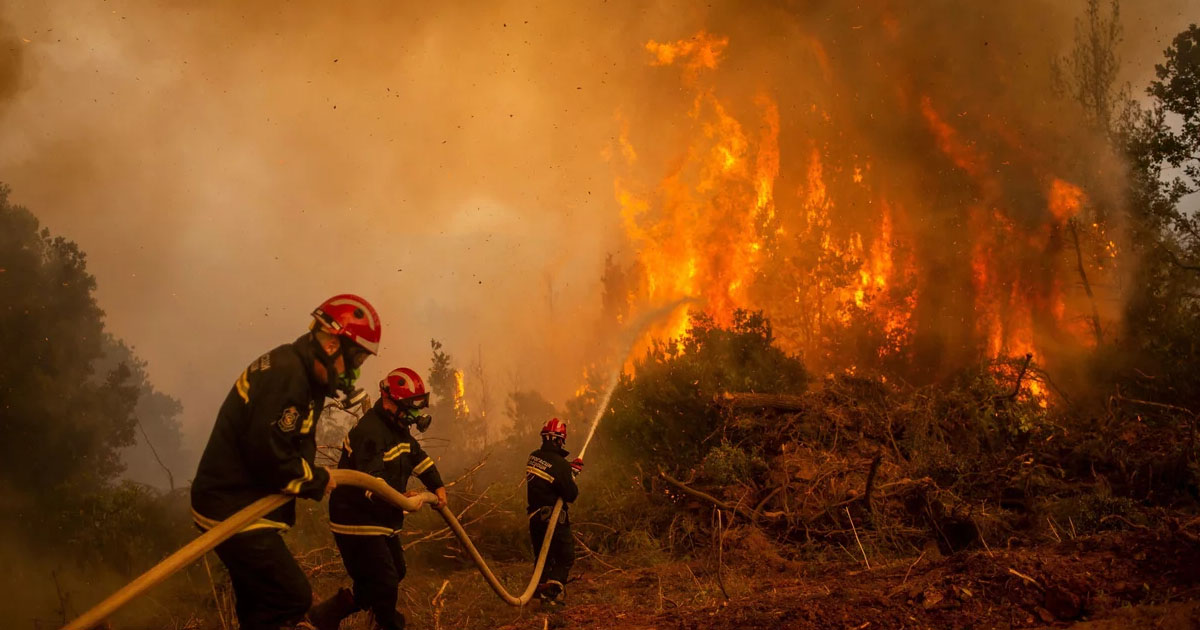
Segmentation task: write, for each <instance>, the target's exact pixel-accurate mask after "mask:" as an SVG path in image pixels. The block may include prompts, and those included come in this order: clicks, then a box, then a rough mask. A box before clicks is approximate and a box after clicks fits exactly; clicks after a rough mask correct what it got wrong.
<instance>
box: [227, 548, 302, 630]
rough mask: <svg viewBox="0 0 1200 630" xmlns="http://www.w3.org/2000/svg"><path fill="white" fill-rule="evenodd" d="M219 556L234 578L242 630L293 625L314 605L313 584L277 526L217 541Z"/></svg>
mask: <svg viewBox="0 0 1200 630" xmlns="http://www.w3.org/2000/svg"><path fill="white" fill-rule="evenodd" d="M217 557H219V558H220V559H221V562H223V563H225V568H226V569H228V570H229V579H230V580H231V581H232V582H233V595H234V598H235V600H236V602H237V603H236V607H237V616H238V623H239V624H240V625H241V627H242V630H277V629H278V628H280V627H281V626H291V625H294V624H295V623H296V622H298V621H300V619H301V618H302V617H303V616H304V613H306V612H308V609H309V607H310V606H312V588H311V587H310V586H309V585H308V578H307V577H305V575H304V571H301V570H300V566H299V565H298V564H296V559H295V558H293V557H292V552H291V551H288V548H287V545H285V544H284V543H283V537H282V536H280V535H279V530H276V529H259V530H254V531H250V532H246V533H243V534H237V535H235V536H232V537H231V538H229V539H228V540H226V541H225V542H223V543H221V544H219V545H217Z"/></svg>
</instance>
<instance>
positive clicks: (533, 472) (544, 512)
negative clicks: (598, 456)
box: [525, 418, 583, 603]
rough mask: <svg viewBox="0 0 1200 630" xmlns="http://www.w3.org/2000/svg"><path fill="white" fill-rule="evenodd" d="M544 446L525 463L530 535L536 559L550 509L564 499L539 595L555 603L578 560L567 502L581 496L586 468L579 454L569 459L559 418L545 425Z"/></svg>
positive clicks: (547, 523)
mask: <svg viewBox="0 0 1200 630" xmlns="http://www.w3.org/2000/svg"><path fill="white" fill-rule="evenodd" d="M541 433H542V446H541V448H539V449H537V450H536V451H534V452H532V453H530V454H529V462H528V463H527V464H526V465H525V480H526V482H527V496H528V506H527V507H526V508H525V511H526V513H527V514H528V515H529V538H530V540H532V542H533V555H534V558H535V561H536V558H537V555H538V552H539V551H541V549H542V541H543V540H544V539H545V537H546V528H547V527H548V526H549V525H550V513H551V512H552V511H553V510H554V504H555V503H556V502H557V501H558V500H559V499H562V500H563V507H562V511H561V512H560V513H559V515H558V526H557V527H555V528H554V535H553V536H552V537H551V539H550V553H549V555H548V556H546V566H545V570H544V571H542V579H541V581H540V582H539V583H538V586H537V590H536V591H534V593H535V594H536V596H537V597H538V598H539V599H541V600H543V601H545V602H547V603H556V602H557V601H558V597H559V595H561V594H562V592H563V585H564V584H566V583H567V573H568V572H570V570H571V565H572V564H574V563H575V539H574V538H573V537H572V536H571V519H570V517H569V516H568V515H567V507H568V506H567V504H569V503H571V502H573V501H574V500H575V499H576V497H578V496H579V488H578V487H577V486H576V485H575V476H576V475H578V474H579V472H580V471H581V470H583V460H582V459H580V458H578V457H576V458H575V459H574V460H573V461H571V463H569V464H568V463H567V459H566V457H567V455H568V452H567V451H566V450H565V449H563V444H565V443H566V441H567V425H566V423H564V422H563V421H562V420H559V419H558V418H551V419H550V420H549V421H548V422H546V424H545V425H544V426H543V427H542V432H541Z"/></svg>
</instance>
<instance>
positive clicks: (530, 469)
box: [525, 466, 554, 483]
mask: <svg viewBox="0 0 1200 630" xmlns="http://www.w3.org/2000/svg"><path fill="white" fill-rule="evenodd" d="M525 472H527V473H529V474H531V475H533V476H534V477H541V478H542V479H545V480H546V481H549V482H550V483H554V477H551V476H550V473H548V472H546V471H544V470H542V469H540V468H534V467H533V466H526V467H525Z"/></svg>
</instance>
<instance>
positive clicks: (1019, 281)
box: [608, 31, 1118, 400]
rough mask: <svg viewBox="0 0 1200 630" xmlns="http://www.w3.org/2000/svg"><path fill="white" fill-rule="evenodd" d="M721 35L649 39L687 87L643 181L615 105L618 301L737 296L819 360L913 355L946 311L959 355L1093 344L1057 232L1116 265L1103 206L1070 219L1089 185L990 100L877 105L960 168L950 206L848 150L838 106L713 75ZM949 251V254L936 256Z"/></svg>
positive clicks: (721, 304)
mask: <svg viewBox="0 0 1200 630" xmlns="http://www.w3.org/2000/svg"><path fill="white" fill-rule="evenodd" d="M728 46H730V40H729V38H727V37H721V36H716V35H713V34H710V33H708V32H706V31H701V32H700V33H698V34H697V35H696V36H695V37H692V38H690V39H685V40H679V41H676V42H673V43H660V42H657V41H650V42H648V43H647V44H646V45H645V49H646V51H647V52H648V53H649V55H650V58H649V60H648V64H649V65H650V66H652V67H656V68H664V69H666V68H674V69H676V71H678V73H679V79H678V80H679V81H681V86H682V88H683V90H684V94H685V95H686V98H687V99H688V100H687V101H685V105H684V107H682V108H681V109H680V110H679V111H680V114H679V118H678V119H677V120H674V121H670V122H671V124H673V125H676V126H681V128H682V129H684V131H685V134H684V136H683V137H684V141H683V142H682V143H681V144H680V145H679V146H678V147H676V152H675V157H674V158H673V159H671V160H669V161H667V162H666V163H665V164H664V166H663V171H662V173H661V175H660V176H659V177H658V178H657V179H655V176H654V174H653V171H652V170H651V169H652V168H653V167H654V165H652V164H647V163H646V161H645V160H644V159H639V156H640V155H642V154H643V152H641V151H639V139H638V137H637V136H636V135H633V134H631V133H630V130H629V128H628V126H627V125H626V124H625V122H624V119H623V118H621V117H618V120H619V121H620V124H621V129H620V133H619V137H618V138H617V140H616V141H615V142H614V146H613V147H612V148H610V149H609V151H608V154H609V155H610V157H611V156H615V155H620V156H623V157H624V160H622V161H621V162H620V163H621V165H622V166H624V167H625V169H626V170H625V171H624V172H621V173H619V174H618V175H617V176H616V177H615V179H614V196H615V198H616V200H617V203H618V205H619V206H620V212H621V218H622V225H623V226H624V233H625V236H626V239H627V242H628V244H629V246H630V251H631V258H632V260H631V261H630V263H629V264H630V269H632V270H633V275H635V276H636V277H637V281H636V282H635V283H634V284H635V285H636V286H634V287H632V288H631V289H630V296H629V302H630V304H631V306H633V305H638V304H647V305H654V304H661V303H663V302H667V301H670V300H673V299H676V298H678V297H681V296H691V297H695V298H698V301H699V305H698V306H696V307H695V308H696V309H698V310H703V311H704V312H706V313H708V314H709V315H711V316H712V317H713V319H714V321H715V322H716V323H717V324H718V325H726V324H729V323H730V322H732V321H733V315H734V312H735V311H736V310H737V309H755V310H762V311H764V312H765V314H766V315H767V316H768V317H769V318H770V319H771V321H772V323H773V326H774V331H775V335H776V341H777V343H778V344H779V345H780V346H781V347H783V348H784V349H785V350H788V351H790V352H798V353H802V354H803V355H804V358H805V361H806V362H809V363H811V364H813V366H814V367H815V368H817V369H822V371H824V372H826V373H838V372H841V373H850V374H853V373H862V372H863V371H864V370H867V369H876V368H878V367H879V366H881V365H883V364H885V363H887V362H889V361H891V362H894V364H895V365H898V366H901V367H904V366H911V364H912V363H913V362H912V361H908V360H907V359H908V358H911V357H912V353H914V352H916V351H917V349H918V348H919V347H920V339H922V335H924V338H929V337H938V336H945V335H946V334H947V331H946V330H944V328H945V326H946V325H947V324H949V325H951V326H955V327H959V328H960V329H961V330H952V331H949V332H951V333H954V334H957V335H959V337H958V343H959V345H960V346H961V347H962V348H963V350H962V351H961V352H960V354H961V355H962V356H959V359H960V361H961V360H966V359H970V357H971V356H974V357H975V358H986V359H1001V358H1006V357H1013V356H1018V357H1019V356H1023V355H1024V354H1025V353H1034V354H1035V356H1038V357H1043V356H1046V355H1048V354H1050V353H1051V352H1053V351H1055V350H1056V349H1059V348H1062V347H1066V346H1070V347H1087V345H1088V342H1087V337H1088V336H1089V334H1090V333H1088V331H1087V329H1088V328H1089V327H1088V326H1081V325H1080V322H1085V323H1086V321H1085V320H1084V316H1085V315H1086V314H1087V313H1088V312H1089V308H1088V305H1087V299H1088V298H1087V297H1085V296H1083V294H1082V292H1081V291H1079V290H1078V289H1077V288H1076V287H1078V286H1079V284H1080V282H1079V281H1078V279H1077V278H1075V277H1074V276H1072V275H1071V274H1073V273H1076V274H1077V273H1078V271H1077V267H1078V263H1077V259H1076V256H1075V253H1076V252H1075V250H1074V249H1072V248H1073V247H1074V245H1073V244H1072V242H1071V241H1070V240H1069V238H1068V236H1067V235H1066V233H1065V232H1064V230H1066V229H1067V228H1071V227H1079V228H1080V229H1083V230H1086V231H1087V233H1086V234H1084V235H1083V237H1086V238H1087V239H1088V242H1089V243H1093V242H1094V243H1096V244H1097V245H1096V247H1095V248H1093V249H1094V251H1095V252H1098V253H1099V256H1098V258H1101V259H1103V260H1101V261H1100V262H1098V263H1095V264H1089V265H1088V269H1087V271H1088V272H1090V273H1093V274H1099V272H1101V271H1103V270H1105V269H1110V268H1112V267H1114V266H1115V264H1116V262H1115V261H1116V259H1117V257H1118V252H1117V248H1116V245H1115V241H1114V239H1112V238H1110V237H1109V236H1108V235H1107V233H1106V231H1105V227H1104V224H1103V222H1102V221H1100V222H1096V223H1093V224H1090V227H1087V226H1083V225H1079V221H1070V222H1069V223H1068V220H1071V219H1077V218H1079V217H1080V216H1082V214H1083V212H1084V211H1085V210H1086V209H1087V208H1088V204H1089V201H1088V197H1087V194H1086V193H1085V192H1084V191H1083V189H1082V188H1081V187H1080V186H1079V185H1077V184H1075V183H1072V182H1069V181H1067V180H1066V179H1065V178H1062V177H1060V176H1056V175H1055V174H1054V173H1052V172H1049V171H1048V170H1039V169H1043V166H1044V164H1045V163H1047V162H1048V160H1046V159H1045V158H1044V157H1043V156H1042V154H1035V152H1034V149H1032V148H1030V147H1028V143H1027V142H1025V141H1024V136H1023V135H1022V134H1021V133H1019V132H1017V131H1014V130H1013V129H1010V128H1009V127H1008V126H1006V125H1007V124H1008V123H1006V122H1005V121H1002V120H998V119H994V118H993V117H990V116H988V115H987V113H986V112H984V113H982V114H981V115H980V116H978V117H975V118H972V116H970V115H969V114H970V113H969V112H962V113H959V114H957V116H956V117H947V116H945V115H943V113H942V111H943V110H942V108H941V107H939V104H938V103H937V102H936V101H935V99H934V98H933V97H932V96H930V95H915V96H911V97H910V96H908V95H907V94H908V92H907V91H906V90H905V89H903V88H902V89H901V90H899V92H898V93H899V94H900V96H899V98H901V99H910V98H911V99H912V100H913V103H911V104H910V105H909V111H901V112H888V115H897V116H901V115H903V116H909V117H911V118H912V119H913V122H912V126H913V127H914V128H916V129H918V130H923V131H924V132H925V133H926V134H927V142H928V150H929V151H930V157H929V159H941V160H943V161H945V162H946V166H945V169H944V172H943V173H936V174H935V173H929V174H928V176H929V177H937V178H946V177H957V178H960V179H962V180H963V182H964V183H965V186H964V188H966V189H967V192H965V193H963V194H961V195H960V196H959V197H955V198H953V199H950V200H949V201H947V200H943V199H936V198H930V197H929V196H928V195H924V194H922V193H923V192H924V190H925V187H924V185H923V184H920V183H919V182H918V183H917V184H916V185H914V184H913V183H912V182H907V181H900V182H897V181H896V179H897V178H896V177H895V176H894V174H895V173H896V172H897V170H896V168H895V167H889V165H888V163H887V162H886V161H884V160H882V159H881V157H880V156H873V155H870V154H867V153H866V152H864V151H861V150H860V149H859V148H858V147H855V146H854V145H853V138H854V136H855V134H853V133H845V131H846V130H845V128H844V125H845V124H846V123H845V122H844V121H843V120H842V119H841V118H840V117H839V113H838V111H837V110H836V108H827V107H825V106H824V105H823V104H821V103H819V102H813V103H811V104H808V105H806V107H803V108H790V109H787V110H782V109H781V107H780V104H779V102H777V100H776V98H775V97H774V95H773V94H772V92H771V90H770V89H768V88H766V87H763V86H761V85H760V86H758V87H756V88H755V89H754V91H753V92H751V93H750V94H752V96H742V95H739V94H737V93H736V92H733V93H731V92H729V91H728V90H723V89H720V88H719V87H718V86H719V85H720V86H724V85H728V84H744V83H745V82H721V83H718V82H717V81H716V80H715V76H717V74H718V73H719V72H724V71H726V70H725V69H724V68H723V66H722V61H723V60H724V58H725V52H726V50H727V48H728ZM810 46H811V50H812V57H813V60H814V61H813V63H814V67H815V69H816V70H817V72H816V75H815V76H817V77H818V79H819V80H823V81H824V82H825V83H827V84H828V83H833V82H835V81H837V75H836V72H834V71H833V68H832V65H831V64H832V63H833V62H832V61H831V59H830V58H829V57H828V56H827V55H826V54H825V51H824V49H823V48H822V47H821V45H820V44H819V43H818V42H816V41H815V40H813V41H811V42H810ZM783 111H786V112H787V114H786V116H785V115H784V113H783ZM972 120H977V121H983V122H976V123H974V124H972V123H971V121H972ZM785 129H786V130H787V132H786V134H785V131H784V130H785ZM781 138H787V142H788V143H789V144H788V146H785V147H781ZM831 138H833V139H836V140H833V141H831V140H830V139H831ZM651 141H653V140H651ZM996 147H1007V149H1005V150H1007V151H1011V152H1013V153H1014V155H1016V156H1024V158H1025V159H1027V160H1028V164H1027V165H1025V167H1024V168H1023V170H1021V171H1020V173H1019V175H1020V176H1021V177H1025V176H1026V174H1027V173H1033V174H1035V176H1036V178H1037V179H1036V180H1035V181H1038V182H1041V184H1040V185H1042V186H1045V189H1044V190H1045V197H1044V198H1043V199H1042V201H1044V203H1045V206H1044V207H1042V208H1037V207H1035V208H1033V209H1032V210H1033V211H1036V212H1040V213H1041V214H1040V215H1037V216H1032V213H1031V210H1030V208H1029V206H1028V203H1027V202H1024V201H1023V202H1022V204H1023V205H1020V204H1018V203H1016V202H1015V201H1014V200H1015V199H1017V198H1018V197H1019V194H1020V193H1022V192H1023V191H1024V190H1025V189H1023V188H1022V189H1017V188H1016V187H1014V186H1013V185H1012V184H1011V183H1010V179H1011V177H1012V176H1011V175H1006V173H1011V172H1014V171H1006V170H1005V169H1007V168H1010V167H1011V166H1012V164H1011V160H1012V156H1009V155H1008V154H1007V153H1006V154H1004V155H1002V156H998V155H997V154H996V151H997V150H999V149H996ZM939 156H940V157H939ZM1006 158H1007V159H1006ZM635 163H636V164H635ZM635 166H636V170H634V167H635ZM648 174H649V175H650V178H649V179H647V175H648ZM889 174H890V175H889ZM1006 177H1008V178H1009V179H1006ZM955 192H956V193H957V192H958V191H957V190H956V191H955ZM1022 199H1023V198H1022ZM946 203H953V204H958V205H955V206H952V207H950V208H949V209H946V208H943V207H941V206H942V205H944V204H946ZM1035 206H1036V204H1035ZM931 217H933V218H935V219H936V218H937V217H953V220H952V221H951V220H948V219H938V220H941V221H943V223H945V225H937V226H934V227H935V228H936V230H934V229H933V228H930V227H926V226H927V224H928V223H929V221H930V220H931V219H930V218H931ZM929 234H936V237H935V239H933V240H932V241H931V239H930V237H929ZM939 239H940V240H939ZM1091 251H1092V250H1089V252H1091ZM1089 256H1091V253H1089ZM956 257H957V258H956ZM1091 257H1092V258H1097V256H1091ZM1080 258H1082V256H1080ZM944 260H953V261H954V264H955V267H953V268H946V267H945V266H944V265H943V266H942V267H939V266H937V265H936V264H934V262H937V261H944ZM947 283H958V284H952V285H951V287H950V290H947V288H946V286H945V285H946V284H947ZM692 314H693V311H692V310H691V309H688V310H685V311H683V312H681V313H677V314H676V315H675V317H674V319H673V320H671V321H670V322H668V323H666V324H664V325H662V326H661V327H659V328H658V329H656V330H654V331H652V332H651V333H650V336H649V337H648V338H647V339H646V340H645V341H644V344H643V349H644V347H645V346H646V345H648V344H649V343H650V339H652V338H658V339H663V338H671V337H678V336H681V335H682V334H684V333H685V332H686V330H687V327H688V323H689V321H690V319H689V318H690V317H691V316H692ZM927 345H928V344H927ZM1093 345H1094V343H1093ZM935 347H938V346H935ZM952 358H953V357H952ZM846 370H850V371H849V372H846ZM998 378H999V376H998ZM1014 378H1015V376H1014ZM1023 387H1026V386H1025V385H1023ZM1027 387H1028V388H1029V392H1030V395H1031V396H1034V398H1035V399H1038V400H1041V399H1044V398H1045V397H1046V395H1047V392H1046V390H1045V387H1044V385H1043V384H1041V383H1040V382H1035V381H1031V382H1030V384H1029V385H1028V386H1027Z"/></svg>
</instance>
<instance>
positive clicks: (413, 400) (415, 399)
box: [398, 393, 429, 409]
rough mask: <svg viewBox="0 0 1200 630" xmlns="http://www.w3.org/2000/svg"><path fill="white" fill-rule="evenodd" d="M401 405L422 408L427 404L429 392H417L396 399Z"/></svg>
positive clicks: (408, 407)
mask: <svg viewBox="0 0 1200 630" xmlns="http://www.w3.org/2000/svg"><path fill="white" fill-rule="evenodd" d="M398 402H399V403H400V405H401V406H402V407H405V408H407V409H424V408H426V407H428V406H429V394H428V393H424V394H417V395H416V396H412V397H410V398H405V399H404V400H401V401H398Z"/></svg>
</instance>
